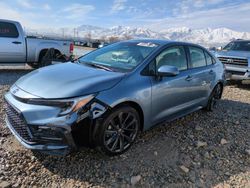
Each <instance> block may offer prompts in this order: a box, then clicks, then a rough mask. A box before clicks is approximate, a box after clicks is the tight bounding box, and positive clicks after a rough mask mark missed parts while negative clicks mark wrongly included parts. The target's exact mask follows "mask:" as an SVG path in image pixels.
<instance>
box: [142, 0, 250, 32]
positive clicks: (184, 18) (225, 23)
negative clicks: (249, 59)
mask: <svg viewBox="0 0 250 188" xmlns="http://www.w3.org/2000/svg"><path fill="white" fill-rule="evenodd" d="M214 1H215V0H214ZM216 2H219V0H217V1H216ZM214 3H215V2H214ZM249 10H250V3H243V4H236V5H232V4H231V5H228V6H223V7H220V8H213V9H209V10H207V9H204V10H190V11H189V9H187V10H186V11H183V10H179V14H174V16H172V17H166V18H162V19H151V20H150V19H148V20H147V22H148V24H149V23H151V24H150V28H151V29H156V28H157V29H159V28H160V29H164V28H170V27H183V26H184V27H190V28H204V27H212V28H218V27H228V28H231V29H235V30H242V31H246V30H250V27H249V26H248V23H249V17H250V11H249ZM177 12H178V11H177ZM145 21H146V20H145Z"/></svg>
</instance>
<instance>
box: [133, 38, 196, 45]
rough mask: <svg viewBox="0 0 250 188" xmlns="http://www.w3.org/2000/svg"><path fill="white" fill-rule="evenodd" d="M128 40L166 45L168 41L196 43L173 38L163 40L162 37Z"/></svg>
mask: <svg viewBox="0 0 250 188" xmlns="http://www.w3.org/2000/svg"><path fill="white" fill-rule="evenodd" d="M129 41H132V42H147V43H155V44H158V45H166V44H169V43H175V44H176V43H177V44H189V45H197V44H193V43H188V42H181V41H173V40H164V39H132V40H129Z"/></svg>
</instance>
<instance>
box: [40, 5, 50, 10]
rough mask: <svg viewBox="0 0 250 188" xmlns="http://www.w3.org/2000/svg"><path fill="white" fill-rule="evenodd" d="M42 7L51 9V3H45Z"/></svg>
mask: <svg viewBox="0 0 250 188" xmlns="http://www.w3.org/2000/svg"><path fill="white" fill-rule="evenodd" d="M42 8H43V9H44V10H51V7H50V6H49V4H44V5H43V6H42Z"/></svg>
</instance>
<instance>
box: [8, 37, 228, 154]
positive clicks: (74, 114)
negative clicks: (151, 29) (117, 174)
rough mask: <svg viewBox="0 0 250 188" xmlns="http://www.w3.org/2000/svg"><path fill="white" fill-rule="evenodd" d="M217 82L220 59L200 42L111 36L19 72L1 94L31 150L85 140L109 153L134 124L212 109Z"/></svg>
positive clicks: (12, 125) (126, 142)
mask: <svg viewBox="0 0 250 188" xmlns="http://www.w3.org/2000/svg"><path fill="white" fill-rule="evenodd" d="M114 54H115V55H116V56H117V54H119V58H114ZM124 58H126V61H125V59H124ZM223 84H224V67H223V65H222V63H221V62H220V61H219V60H217V59H216V58H215V57H214V56H213V55H212V54H211V53H210V52H209V51H207V50H206V49H205V48H203V47H201V46H198V45H195V44H189V43H182V42H171V41H165V40H131V41H124V42H118V43H115V44H112V45H109V46H106V47H103V48H100V49H97V50H95V51H92V52H90V53H88V54H86V55H84V56H82V57H81V58H79V59H78V62H77V63H64V64H58V65H52V66H48V67H44V68H41V69H39V70H36V71H33V72H31V73H29V74H27V75H25V76H24V77H22V78H20V79H19V80H18V81H17V82H16V83H15V84H14V85H13V86H12V87H11V89H10V91H9V92H8V93H7V94H6V95H5V99H6V105H7V119H6V122H7V126H8V127H9V129H10V130H11V131H12V133H13V134H14V135H15V137H16V138H17V139H18V140H19V141H20V142H21V143H22V144H23V145H24V146H25V147H26V148H29V149H32V150H39V151H46V152H50V153H55V152H57V153H68V152H69V151H72V150H74V149H77V148H79V147H81V146H82V145H83V144H85V143H90V144H94V146H96V147H98V148H100V149H101V151H103V152H105V153H106V154H108V155H116V154H120V153H122V152H124V151H126V150H127V149H128V148H129V147H130V146H131V144H132V143H133V142H134V141H135V139H136V137H137V135H138V134H139V132H140V131H144V130H148V129H149V128H151V127H152V126H153V125H156V124H158V123H160V122H163V121H166V120H167V121H170V120H173V119H176V118H179V117H182V116H184V115H186V114H188V113H191V112H194V111H196V110H199V109H203V108H204V109H207V110H212V109H213V108H214V105H215V104H216V101H217V100H218V99H220V98H221V95H222V91H223Z"/></svg>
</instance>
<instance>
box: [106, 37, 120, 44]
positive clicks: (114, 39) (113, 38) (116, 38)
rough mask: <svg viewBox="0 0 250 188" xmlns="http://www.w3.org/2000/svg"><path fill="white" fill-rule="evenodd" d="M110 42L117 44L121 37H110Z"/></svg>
mask: <svg viewBox="0 0 250 188" xmlns="http://www.w3.org/2000/svg"><path fill="white" fill-rule="evenodd" d="M108 41H109V42H110V43H112V42H117V41H119V37H116V36H110V37H109V38H108Z"/></svg>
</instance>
